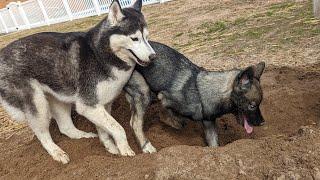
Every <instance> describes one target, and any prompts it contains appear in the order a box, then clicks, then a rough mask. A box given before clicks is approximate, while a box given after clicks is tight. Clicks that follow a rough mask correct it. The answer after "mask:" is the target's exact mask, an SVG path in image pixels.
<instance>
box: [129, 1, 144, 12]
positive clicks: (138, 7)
mask: <svg viewBox="0 0 320 180" xmlns="http://www.w3.org/2000/svg"><path fill="white" fill-rule="evenodd" d="M131 7H132V8H133V9H135V10H137V11H139V12H140V11H141V7H142V0H133V3H132V5H131Z"/></svg>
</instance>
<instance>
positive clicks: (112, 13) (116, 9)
mask: <svg viewBox="0 0 320 180" xmlns="http://www.w3.org/2000/svg"><path fill="white" fill-rule="evenodd" d="M123 18H124V15H123V13H122V9H121V6H120V3H119V1H118V0H113V1H112V3H111V5H110V7H109V15H108V21H109V22H110V24H111V25H112V26H114V25H116V24H117V23H118V22H120V21H121V20H122V19H123Z"/></svg>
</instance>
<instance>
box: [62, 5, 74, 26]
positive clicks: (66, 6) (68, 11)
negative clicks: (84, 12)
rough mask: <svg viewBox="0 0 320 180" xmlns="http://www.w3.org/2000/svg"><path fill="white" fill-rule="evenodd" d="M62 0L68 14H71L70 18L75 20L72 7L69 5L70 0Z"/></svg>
mask: <svg viewBox="0 0 320 180" xmlns="http://www.w3.org/2000/svg"><path fill="white" fill-rule="evenodd" d="M62 2H63V6H64V8H65V9H66V11H67V14H68V16H69V20H70V21H72V20H73V15H72V11H71V8H70V6H69V3H68V0H62Z"/></svg>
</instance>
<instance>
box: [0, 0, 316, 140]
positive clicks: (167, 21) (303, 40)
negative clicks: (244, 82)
mask: <svg viewBox="0 0 320 180" xmlns="http://www.w3.org/2000/svg"><path fill="white" fill-rule="evenodd" d="M311 7H312V6H311V1H301V0H300V1H297V2H295V1H287V0H272V1H259V0H221V1H216V0H207V1H201V0H173V1H171V2H168V3H164V4H161V5H151V6H146V7H144V9H143V11H144V13H145V15H146V18H147V21H148V24H149V30H150V34H151V39H152V40H156V41H160V42H163V43H165V44H168V45H170V46H173V47H175V48H176V49H178V50H179V51H180V52H182V53H184V54H185V55H186V56H188V57H190V58H191V59H193V61H194V62H195V63H196V64H198V65H201V66H204V67H206V68H208V69H229V68H234V67H239V66H240V67H244V66H246V65H249V64H252V63H256V62H258V61H261V60H264V61H266V62H267V65H270V64H273V65H276V66H299V67H304V66H309V67H312V65H314V64H316V63H319V61H320V21H319V20H316V19H314V18H313V17H312V8H311ZM102 18H103V16H100V17H90V18H86V19H81V20H76V21H72V22H66V23H62V24H57V25H51V26H46V27H41V28H37V29H32V30H28V31H22V32H16V33H12V34H8V35H3V36H0V48H2V47H4V46H5V45H7V44H8V43H10V42H12V41H14V40H16V39H18V38H21V37H24V36H27V35H30V34H34V33H38V32H44V31H58V32H68V31H85V30H87V29H89V28H90V27H92V26H93V25H95V24H97V22H99V21H100V20H101V19H102ZM318 67H319V66H318ZM314 70H317V71H318V70H319V69H316V67H315V68H314ZM3 114H4V112H3V111H0V117H1V119H0V126H1V127H0V133H2V134H3V133H5V134H7V133H8V132H9V131H11V130H12V128H13V129H14V128H15V127H18V128H20V127H21V126H17V125H16V124H13V123H12V122H11V121H9V119H8V117H7V116H6V115H3ZM0 136H1V134H0Z"/></svg>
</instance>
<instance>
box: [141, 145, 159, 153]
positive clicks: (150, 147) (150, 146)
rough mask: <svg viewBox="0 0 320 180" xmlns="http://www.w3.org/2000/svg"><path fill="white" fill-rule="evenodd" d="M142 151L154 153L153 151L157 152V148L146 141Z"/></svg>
mask: <svg viewBox="0 0 320 180" xmlns="http://www.w3.org/2000/svg"><path fill="white" fill-rule="evenodd" d="M142 152H143V153H155V152H157V149H156V148H155V147H153V146H152V144H151V143H148V144H146V145H145V146H144V147H143V149H142Z"/></svg>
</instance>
